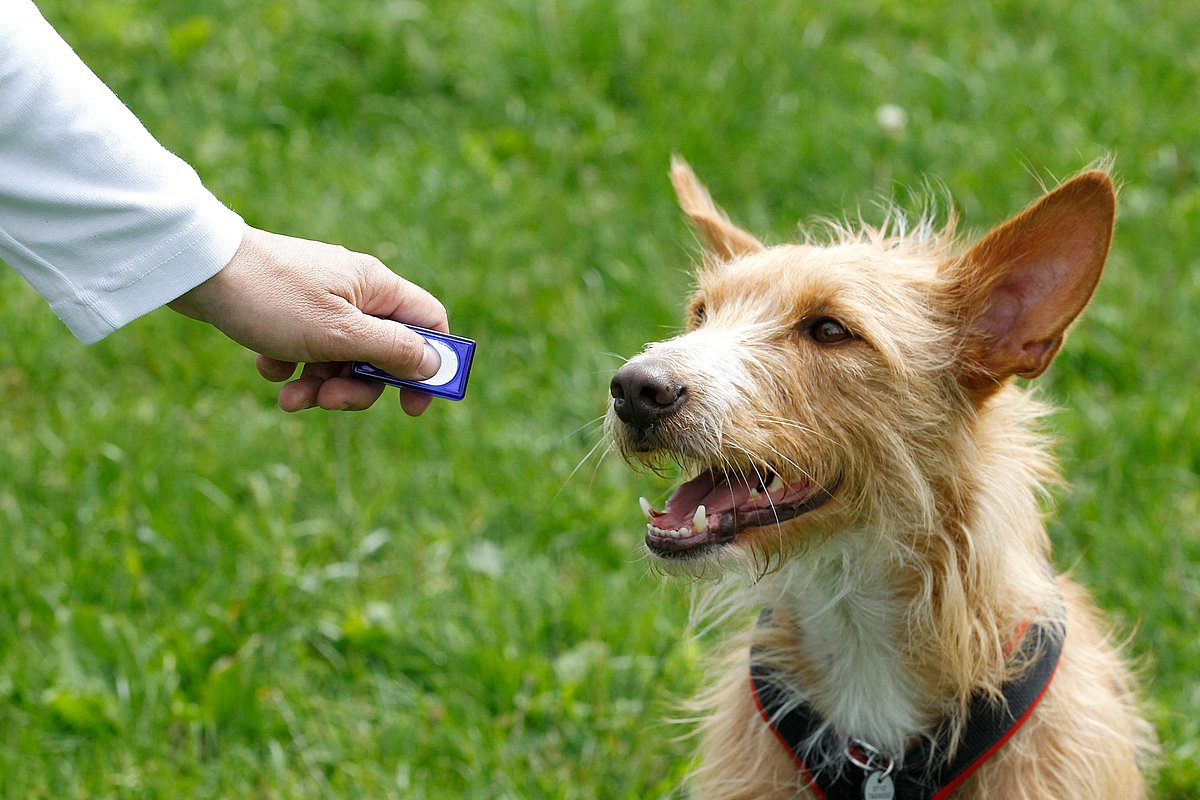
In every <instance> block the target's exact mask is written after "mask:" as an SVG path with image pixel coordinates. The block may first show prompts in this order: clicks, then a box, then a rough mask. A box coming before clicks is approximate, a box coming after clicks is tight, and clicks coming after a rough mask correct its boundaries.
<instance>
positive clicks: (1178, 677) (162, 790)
mask: <svg viewBox="0 0 1200 800" xmlns="http://www.w3.org/2000/svg"><path fill="white" fill-rule="evenodd" d="M40 6H41V8H42V10H43V12H44V13H45V14H46V15H47V17H48V18H50V19H51V21H52V22H54V23H55V24H56V26H58V28H59V30H60V31H61V32H62V33H63V34H64V36H65V37H66V38H67V40H68V41H70V42H71V43H72V44H73V45H74V46H75V47H76V49H77V50H78V51H79V53H80V54H81V55H82V56H83V58H84V59H85V60H86V61H87V62H88V63H89V64H90V65H91V66H92V67H93V69H95V70H96V71H97V72H98V73H99V74H100V75H101V77H103V78H104V79H105V80H106V81H107V82H108V83H109V84H110V85H111V86H112V87H113V88H114V89H115V90H116V91H117V93H118V94H119V95H120V96H121V97H122V99H124V100H125V102H126V103H128V104H129V105H130V106H131V107H132V108H133V109H134V111H135V112H137V114H138V115H139V116H140V117H141V118H142V119H143V120H144V121H145V123H146V124H147V126H148V127H149V128H150V130H151V131H152V132H153V133H155V134H156V135H157V136H158V137H159V138H160V139H161V140H162V141H163V142H164V143H165V144H166V145H167V146H168V147H170V148H171V149H173V150H175V151H176V152H178V153H179V154H180V155H182V156H183V157H184V158H186V159H187V160H189V161H190V162H191V163H192V164H194V165H195V166H196V168H197V170H198V171H199V172H200V174H201V176H202V177H203V178H204V180H205V181H206V183H207V184H208V185H209V186H210V187H211V188H212V189H213V190H214V192H216V194H217V195H218V196H220V197H221V198H222V199H224V200H225V201H226V202H227V203H229V204H230V205H231V206H232V207H233V208H235V209H236V210H237V211H239V212H240V213H241V214H242V215H244V216H245V218H246V219H247V221H249V222H250V223H252V224H254V225H257V226H260V227H264V228H268V229H271V230H276V231H280V232H284V233H291V234H294V235H301V236H305V237H308V238H319V239H325V240H329V241H334V242H338V243H342V244H345V245H346V246H348V247H351V248H354V249H358V250H364V251H368V252H371V253H374V254H376V255H378V256H379V257H380V258H382V259H383V260H384V261H385V262H387V263H388V264H389V265H390V266H392V267H393V268H395V269H397V270H398V271H400V272H401V273H403V274H404V275H406V276H407V277H409V278H410V279H412V280H414V281H416V282H418V283H420V284H422V285H424V286H426V287H427V288H429V289H430V290H431V291H433V292H434V293H435V294H437V295H438V296H439V297H441V298H442V299H443V300H444V302H445V304H446V306H447V307H448V309H449V311H450V318H451V323H452V325H453V326H454V328H455V330H456V331H458V332H460V333H463V334H465V335H469V336H472V337H474V338H477V339H478V340H479V353H478V358H477V361H476V368H475V372H474V376H473V378H472V385H471V391H470V394H469V396H468V399H467V400H466V401H465V402H463V403H460V404H451V403H446V402H438V403H437V404H436V405H435V407H433V408H432V409H431V410H430V412H429V413H427V414H426V415H425V416H424V417H422V418H421V419H419V420H411V419H408V418H406V417H405V416H404V415H403V414H402V413H401V411H400V410H399V407H398V404H397V403H395V402H394V396H392V395H389V396H388V397H386V398H385V402H382V403H381V404H379V406H378V407H377V408H375V409H372V410H371V411H369V412H366V413H361V414H324V413H320V412H315V411H310V412H307V413H302V414H298V415H295V416H288V415H285V414H283V413H282V412H280V411H278V409H277V408H276V407H275V404H274V397H275V391H276V388H275V387H273V386H271V385H269V384H266V383H264V382H263V381H261V380H260V379H259V378H258V377H257V375H256V373H255V371H254V367H253V359H252V356H251V355H249V354H248V353H246V352H245V351H243V350H241V349H240V348H239V347H238V346H236V345H234V344H232V343H230V342H228V341H226V340H224V339H223V338H222V337H221V336H220V335H218V334H216V333H215V332H214V331H212V330H210V329H207V328H205V327H204V326H201V325H199V324H197V323H194V322H191V321H189V320H186V319H183V318H181V317H177V316H175V315H173V314H172V313H170V312H168V311H160V312H156V313H154V314H151V315H150V316H148V317H146V318H144V319H142V320H139V321H138V322H136V323H134V324H133V325H131V326H129V327H128V328H126V329H125V330H122V331H120V332H118V333H117V334H115V335H113V336H112V337H110V338H109V339H107V340H105V341H103V342H101V343H100V344H98V345H95V346H93V347H90V348H86V349H85V348H83V347H81V346H80V345H78V343H77V342H75V340H74V339H72V338H71V336H70V335H69V334H68V333H67V331H66V330H65V328H64V327H63V326H62V325H60V324H59V323H58V321H57V320H55V319H54V317H53V316H52V314H51V313H50V312H49V310H48V309H47V308H46V307H45V305H44V303H43V301H42V300H41V299H40V298H39V297H38V296H37V295H35V294H34V293H33V291H32V290H31V289H29V288H28V287H27V286H26V285H25V284H24V283H23V282H22V281H21V280H20V279H19V277H17V276H16V274H15V273H13V272H12V271H11V270H5V271H3V272H0V289H2V290H3V291H2V292H0V390H2V392H3V398H4V402H3V409H2V411H0V469H2V470H3V473H4V475H3V478H0V529H2V535H0V794H2V795H3V796H4V797H12V798H27V797H37V798H85V797H88V798H92V797H137V798H142V797H163V798H177V797H256V798H291V797H397V798H400V797H403V798H426V797H428V798H440V797H488V798H645V797H666V796H680V794H679V792H678V791H677V790H676V789H675V787H676V785H677V783H678V781H679V779H680V778H681V776H682V775H683V774H684V772H685V771H686V769H687V767H688V764H689V759H690V758H691V756H692V753H693V749H694V745H693V743H692V742H690V741H689V740H687V739H686V738H681V737H680V733H681V731H682V729H680V728H679V727H678V726H674V725H671V724H669V722H668V720H669V719H670V718H672V717H674V716H676V715H677V713H678V712H677V710H676V709H675V708H674V706H673V703H674V702H675V701H676V700H677V699H679V698H680V697H683V696H686V695H687V694H688V693H689V692H690V691H691V690H693V689H694V688H695V687H696V686H697V684H698V682H699V681H700V678H701V675H702V672H703V669H704V665H705V659H704V657H703V654H704V652H705V650H706V647H707V642H705V641H699V642H697V641H694V640H690V639H689V638H688V636H687V634H686V629H687V617H688V597H689V594H690V591H691V589H690V587H688V586H686V585H682V584H677V583H670V582H664V581H661V580H659V579H658V578H656V577H654V576H653V575H652V574H651V571H650V570H648V569H647V567H646V565H645V564H644V563H642V560H641V556H640V554H639V545H640V539H641V529H642V523H641V521H640V519H641V518H640V515H639V513H638V509H637V497H638V495H640V494H645V495H647V496H649V497H651V498H652V499H655V498H661V497H662V496H663V495H664V493H665V492H666V491H667V488H668V485H667V482H666V481H665V480H662V479H659V478H655V477H653V476H646V475H635V474H633V473H631V472H630V471H629V470H627V469H626V468H625V467H624V466H623V465H622V464H620V463H619V461H618V460H617V459H616V458H614V457H612V456H609V457H608V458H605V459H601V458H600V457H599V451H597V453H596V454H595V455H593V456H591V457H590V458H589V457H588V454H589V452H591V451H592V449H593V447H595V446H596V445H597V444H598V443H599V441H600V432H599V429H598V425H597V420H598V419H599V417H600V415H601V414H602V413H603V411H604V408H605V401H606V399H607V385H608V381H609V377H610V375H611V372H612V371H613V370H614V368H615V367H616V366H617V365H618V364H619V363H620V356H622V355H628V354H631V353H633V352H635V351H636V350H637V349H639V348H640V347H641V345H642V344H643V343H644V342H646V341H649V340H653V339H657V338H661V337H662V336H664V335H666V334H668V333H669V332H670V331H672V330H673V329H674V326H675V325H676V324H677V320H678V319H679V318H680V316H681V311H682V301H681V299H682V296H683V294H684V292H685V291H686V289H687V287H688V286H689V277H688V268H689V264H690V262H691V258H692V256H693V255H694V253H695V246H694V242H693V239H692V236H691V234H690V233H689V232H688V231H687V230H686V227H685V226H684V224H683V223H682V222H681V220H680V216H679V214H678V212H677V211H676V209H675V206H674V201H673V198H672V196H671V194H670V191H669V185H668V182H667V180H666V169H667V161H668V157H669V155H670V153H672V152H679V153H682V154H683V155H685V156H686V157H687V158H688V159H689V160H690V161H691V162H692V163H693V165H694V166H695V167H696V169H697V171H698V172H699V173H700V175H701V176H702V177H703V178H704V179H705V180H706V181H707V182H708V183H709V185H710V186H711V188H712V189H713V192H714V194H715V196H716V197H717V198H718V200H719V201H720V202H721V203H723V205H724V206H725V207H726V209H727V210H728V211H729V212H730V213H731V214H732V215H733V216H734V217H735V218H736V219H737V220H738V221H739V222H741V223H742V224H744V225H745V227H747V228H748V229H750V230H752V231H754V232H755V233H757V234H759V235H761V236H763V237H764V238H766V239H767V240H769V241H776V242H778V241H784V240H786V239H788V237H789V236H790V235H791V233H792V231H793V230H794V225H795V223H796V221H797V220H799V219H811V218H812V217H814V216H816V215H832V216H835V217H837V216H843V215H851V216H853V215H855V214H857V210H858V209H859V208H860V207H861V208H863V209H864V211H863V213H864V215H865V216H867V217H868V218H870V217H871V215H872V213H874V207H873V203H874V201H875V200H877V199H878V198H880V197H889V196H892V195H895V196H896V197H898V198H899V199H900V200H901V201H902V202H905V201H906V198H908V195H907V189H908V187H920V186H922V185H926V184H928V183H930V182H931V181H932V182H940V183H941V184H942V185H944V186H945V187H946V188H947V189H949V191H950V192H951V193H952V194H953V196H954V198H955V201H956V203H957V204H958V207H959V210H960V211H961V213H962V215H963V217H964V222H965V225H966V226H967V227H969V228H971V229H973V230H976V231H979V230H982V229H985V228H986V227H987V226H989V225H991V224H993V223H995V222H997V221H999V220H1000V219H1001V218H1003V217H1004V216H1006V215H1007V214H1009V213H1011V212H1012V211H1015V210H1016V209H1018V208H1019V207H1021V206H1023V205H1024V204H1025V203H1026V202H1028V201H1029V200H1031V199H1032V198H1033V197H1034V196H1035V195H1036V193H1037V192H1038V188H1039V181H1049V182H1053V180H1054V179H1056V178H1061V177H1064V176H1066V175H1068V174H1069V173H1071V172H1072V171H1074V170H1076V169H1079V168H1081V167H1083V166H1085V165H1087V164H1088V163H1089V162H1092V161H1093V160H1095V159H1096V158H1099V157H1102V156H1105V155H1107V154H1112V155H1114V156H1115V159H1116V171H1117V175H1118V176H1119V178H1120V180H1121V181H1122V183H1123V184H1124V189H1123V193H1122V202H1121V217H1120V222H1119V225H1118V230H1117V236H1116V240H1115V244H1114V249H1113V252H1112V256H1111V258H1110V261H1109V268H1108V270H1107V273H1106V276H1105V278H1104V280H1103V282H1102V284H1101V287H1100V290H1099V293H1098V296H1097V298H1096V302H1095V303H1094V304H1093V305H1092V306H1091V308H1090V309H1089V311H1088V313H1087V314H1086V315H1085V317H1084V319H1083V321H1082V323H1081V324H1080V325H1079V326H1078V327H1077V329H1076V331H1075V332H1074V334H1073V336H1072V339H1071V341H1070V342H1069V344H1068V346H1067V348H1066V350H1065V352H1064V354H1063V355H1062V357H1060V359H1059V361H1058V362H1057V363H1056V365H1055V367H1054V368H1053V369H1052V370H1051V372H1050V373H1049V374H1048V375H1047V377H1046V378H1044V379H1043V380H1042V381H1041V383H1042V391H1043V394H1044V396H1046V397H1047V398H1048V399H1049V400H1050V401H1052V402H1053V403H1055V404H1056V405H1057V406H1059V407H1060V408H1061V409H1062V411H1061V412H1060V413H1058V414H1057V415H1056V416H1055V417H1054V419H1053V425H1054V428H1055V431H1056V433H1057V435H1058V436H1059V438H1060V440H1061V446H1060V450H1059V452H1060V455H1061V458H1062V461H1063V465H1064V469H1065V472H1066V473H1067V475H1068V476H1069V478H1070V480H1071V482H1072V483H1073V487H1074V488H1073V489H1072V490H1071V491H1061V492H1058V493H1057V496H1058V510H1059V513H1058V516H1057V517H1056V519H1055V520H1054V522H1053V523H1052V532H1053V536H1054V539H1055V543H1056V547H1057V556H1056V558H1057V563H1058V564H1059V566H1061V567H1063V568H1070V569H1072V570H1073V571H1074V572H1075V574H1076V575H1077V576H1078V577H1079V578H1080V579H1081V580H1082V581H1083V582H1085V583H1086V584H1088V585H1090V586H1092V587H1094V589H1095V590H1096V593H1097V595H1098V598H1099V600H1100V602H1101V603H1102V604H1103V605H1104V606H1105V608H1106V609H1108V610H1109V611H1110V612H1111V615H1112V616H1113V618H1114V619H1115V620H1116V621H1117V622H1118V624H1119V626H1120V629H1121V630H1122V631H1123V632H1124V634H1125V635H1127V636H1128V637H1129V647H1130V649H1131V651H1132V652H1133V654H1134V655H1135V656H1136V657H1137V658H1138V659H1139V663H1140V664H1141V667H1142V672H1143V676H1144V680H1145V683H1146V686H1147V697H1148V704H1149V712H1150V714H1151V716H1152V718H1153V720H1154V722H1155V725H1156V726H1157V728H1158V731H1159V735H1160V736H1161V738H1162V740H1163V748H1164V757H1163V762H1162V766H1161V770H1160V772H1159V774H1158V778H1157V782H1158V795H1159V796H1161V797H1165V798H1195V797H1197V796H1198V795H1200V722H1198V720H1200V688H1198V684H1197V681H1196V679H1195V673H1196V665H1197V664H1200V636H1197V631H1198V630H1200V611H1198V605H1197V602H1198V596H1200V534H1198V525H1197V517H1198V515H1200V479H1198V477H1197V474H1198V471H1200V424H1198V423H1200V419H1198V411H1200V409H1198V404H1200V401H1198V400H1197V392H1196V386H1197V379H1198V378H1200V367H1198V366H1197V359H1196V352H1197V348H1198V346H1200V334H1198V333H1197V326H1196V320H1197V315H1198V312H1200V278H1198V275H1200V272H1197V269H1196V267H1197V262H1198V259H1200V255H1198V254H1200V174H1198V173H1200V161H1198V158H1200V109H1198V108H1197V105H1198V102H1200V100H1198V98H1200V86H1198V83H1200V81H1198V75H1200V48H1197V46H1196V41H1197V38H1198V36H1200V5H1197V4H1195V3H1171V2H1165V0H1159V1H1158V2H1138V3H1129V2H1124V1H1123V0H1094V1H1093V2H1089V3H1078V2H1066V0H1050V1H1049V2H1034V1H1033V0H1025V1H1022V2H995V3H981V2H929V3H910V2H903V1H902V0H850V1H849V2H840V3H836V4H834V3H826V4H821V3H799V2H778V1H777V2H746V3H717V2H700V1H699V0H692V1H691V2H679V3H659V2H649V0H524V1H523V2H522V1H516V2H514V1H513V0H440V1H439V2H436V3H434V2H419V1H418V0H381V1H379V2H365V1H354V2H347V1H346V0H341V1H338V0H274V1H273V2H266V1H264V0H238V1H237V2H235V1H234V0H206V2H199V0H187V1H185V0H41V2H40ZM600 449H601V450H602V449H603V448H602V447H601V448H600Z"/></svg>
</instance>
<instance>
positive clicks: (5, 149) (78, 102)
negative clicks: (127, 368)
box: [0, 0, 245, 343]
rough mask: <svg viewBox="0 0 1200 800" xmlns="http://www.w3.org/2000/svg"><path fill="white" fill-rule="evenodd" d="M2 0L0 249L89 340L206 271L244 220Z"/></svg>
mask: <svg viewBox="0 0 1200 800" xmlns="http://www.w3.org/2000/svg"><path fill="white" fill-rule="evenodd" d="M2 2H3V4H4V6H5V8H4V10H3V13H0V257H2V258H3V259H4V260H5V261H7V262H8V263H9V265H11V266H12V267H13V268H15V269H16V270H17V271H18V272H20V273H21V274H22V275H23V276H24V277H25V279H26V280H28V281H29V282H30V283H31V284H33V287H34V288H35V289H37V291H38V292H39V293H40V294H41V295H42V296H43V297H45V298H46V300H48V301H49V302H50V306H51V308H52V309H53V310H54V313H55V314H57V315H58V316H59V318H60V319H62V321H63V322H65V323H66V324H67V326H68V327H69V328H70V329H71V331H72V332H73V333H74V334H75V335H76V336H77V337H78V338H79V339H80V340H81V341H83V342H84V343H91V342H94V341H97V340H98V339H101V338H103V337H104V336H107V335H108V334H109V333H111V332H112V331H114V330H116V329H117V328H119V327H121V326H122V325H124V324H126V323H127V322H130V321H131V320H133V319H135V318H137V317H139V316H141V315H142V314H145V313H147V312H148V311H151V310H153V309H155V308H158V307H159V306H161V305H163V304H165V303H167V302H169V301H171V300H174V299H175V298H176V297H178V296H179V295H181V294H183V293H184V292H186V291H188V290H189V289H192V288H193V287H195V286H197V285H199V284H200V283H202V282H204V281H205V280H207V279H208V278H210V277H212V276H213V275H215V274H216V273H217V272H219V271H220V270H221V268H222V267H224V266H225V264H227V263H228V262H229V260H230V259H231V258H232V257H233V254H234V252H236V250H237V248H238V245H239V244H240V242H241V239H242V234H243V232H244V231H245V225H244V223H243V222H242V219H241V217H239V216H238V215H237V214H235V213H234V212H233V211H231V210H229V209H228V208H226V207H225V206H223V205H222V204H221V202H220V201H219V200H217V199H216V198H215V197H213V195H212V194H211V193H210V192H209V191H208V190H207V189H205V188H204V186H203V185H202V184H201V183H200V179H199V177H198V176H197V175H196V172H195V171H194V170H193V169H192V168H191V167H190V166H188V165H187V164H186V163H184V162H183V161H182V160H180V159H179V158H177V157H176V156H174V155H173V154H171V153H170V152H168V151H167V150H166V149H165V148H163V147H162V145H160V144H159V143H158V142H157V141H156V140H155V139H154V137H153V136H151V135H150V133H149V132H148V131H147V130H146V129H145V128H144V127H143V126H142V124H141V123H140V122H139V121H138V120H137V118H136V117H134V115H133V113H132V112H130V111H129V109H128V108H126V107H125V106H124V105H123V104H122V103H121V101H120V100H118V99H117V97H116V95H114V94H113V93H112V92H111V91H109V89H108V87H106V86H105V85H104V84H103V83H102V82H101V81H100V79H99V78H97V77H96V76H95V75H94V74H92V72H91V70H89V69H88V68H87V66H86V65H84V63H83V62H82V61H80V60H79V58H78V56H76V55H75V53H74V52H73V51H72V50H71V48H70V46H69V45H67V43H66V42H64V41H63V40H62V38H61V37H60V36H59V35H58V34H57V33H56V32H55V31H54V29H53V28H52V27H51V26H50V24H49V23H47V22H46V21H45V20H44V19H43V18H42V16H41V14H40V13H39V12H38V10H37V8H36V7H35V6H34V5H33V2H32V0H2Z"/></svg>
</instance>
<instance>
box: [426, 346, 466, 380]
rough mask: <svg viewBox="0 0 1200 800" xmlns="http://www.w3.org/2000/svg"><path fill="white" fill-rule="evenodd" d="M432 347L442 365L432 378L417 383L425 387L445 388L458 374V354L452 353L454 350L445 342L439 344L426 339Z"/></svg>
mask: <svg viewBox="0 0 1200 800" xmlns="http://www.w3.org/2000/svg"><path fill="white" fill-rule="evenodd" d="M425 341H427V342H429V344H431V345H432V346H433V349H434V350H437V351H438V355H439V356H441V357H442V365H441V366H440V367H438V371H437V374H436V375H434V376H433V377H432V378H428V379H426V380H423V381H418V383H423V384H425V385H427V386H445V385H446V384H447V383H449V382H450V381H452V380H454V376H455V375H457V374H458V353H456V352H454V348H452V347H450V345H448V344H446V343H445V342H439V341H438V340H437V339H426V340H425Z"/></svg>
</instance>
